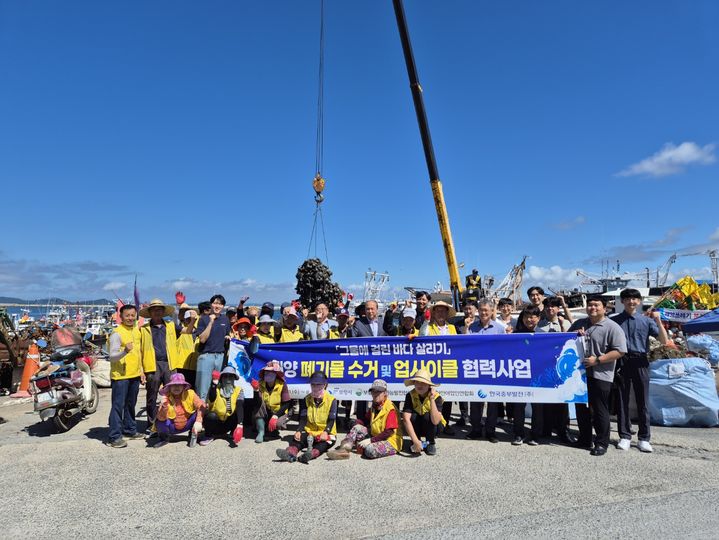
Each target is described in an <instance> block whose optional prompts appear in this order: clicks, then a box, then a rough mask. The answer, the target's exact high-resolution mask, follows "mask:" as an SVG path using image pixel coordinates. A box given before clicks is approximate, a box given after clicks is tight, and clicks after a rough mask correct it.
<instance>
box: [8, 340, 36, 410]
mask: <svg viewBox="0 0 719 540" xmlns="http://www.w3.org/2000/svg"><path fill="white" fill-rule="evenodd" d="M39 368H40V350H39V349H38V348H37V345H36V344H35V343H33V344H32V345H30V347H28V349H27V355H25V367H24V368H23V370H22V380H21V381H20V388H18V390H17V392H15V393H14V394H10V397H11V398H24V397H30V392H28V391H27V389H28V388H30V379H31V378H32V376H33V375H35V373H37V370H38V369H39Z"/></svg>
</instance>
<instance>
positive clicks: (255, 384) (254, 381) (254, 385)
mask: <svg viewBox="0 0 719 540" xmlns="http://www.w3.org/2000/svg"><path fill="white" fill-rule="evenodd" d="M250 384H251V385H252V388H254V389H255V390H259V389H260V382H259V381H258V380H257V379H252V382H250Z"/></svg>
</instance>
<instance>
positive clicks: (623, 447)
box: [617, 439, 632, 450]
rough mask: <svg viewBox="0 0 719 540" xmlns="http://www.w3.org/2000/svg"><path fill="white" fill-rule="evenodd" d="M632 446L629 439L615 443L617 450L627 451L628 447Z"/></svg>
mask: <svg viewBox="0 0 719 540" xmlns="http://www.w3.org/2000/svg"><path fill="white" fill-rule="evenodd" d="M631 445H632V441H630V440H629V439H619V442H618V443H617V449H618V450H629V447H630V446H631Z"/></svg>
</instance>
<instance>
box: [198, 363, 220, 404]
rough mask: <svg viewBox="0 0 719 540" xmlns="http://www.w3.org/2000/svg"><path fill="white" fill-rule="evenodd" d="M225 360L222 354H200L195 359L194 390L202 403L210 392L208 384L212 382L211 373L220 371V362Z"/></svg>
mask: <svg viewBox="0 0 719 540" xmlns="http://www.w3.org/2000/svg"><path fill="white" fill-rule="evenodd" d="M224 359H225V354H224V353H202V354H201V355H200V356H199V358H198V359H197V378H196V379H195V389H196V390H197V395H198V396H200V399H201V400H202V401H205V400H206V399H207V393H208V392H209V391H210V383H211V382H212V372H213V371H214V370H217V371H220V370H221V369H222V362H223V361H224Z"/></svg>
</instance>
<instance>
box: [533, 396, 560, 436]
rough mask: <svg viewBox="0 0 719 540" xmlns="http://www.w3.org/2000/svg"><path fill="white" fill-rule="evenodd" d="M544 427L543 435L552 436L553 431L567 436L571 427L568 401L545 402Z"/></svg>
mask: <svg viewBox="0 0 719 540" xmlns="http://www.w3.org/2000/svg"><path fill="white" fill-rule="evenodd" d="M532 407H534V405H532ZM543 408H544V429H543V430H542V435H544V436H545V437H551V436H552V432H554V433H556V434H557V435H558V436H559V437H560V438H561V437H566V434H567V429H568V428H569V407H568V406H567V404H566V403H544V404H543Z"/></svg>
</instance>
